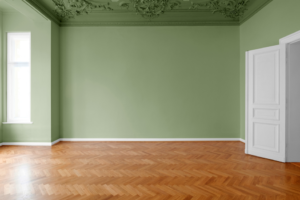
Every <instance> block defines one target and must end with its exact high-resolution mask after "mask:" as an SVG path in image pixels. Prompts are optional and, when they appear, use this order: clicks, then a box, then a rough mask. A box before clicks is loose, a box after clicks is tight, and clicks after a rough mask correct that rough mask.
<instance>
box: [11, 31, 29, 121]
mask: <svg viewBox="0 0 300 200" xmlns="http://www.w3.org/2000/svg"><path fill="white" fill-rule="evenodd" d="M7 44H8V51H7V52H8V66H7V75H8V76H7V90H8V92H7V94H8V98H7V101H8V102H7V111H8V112H7V114H8V119H7V120H8V122H29V121H30V117H31V116H30V104H31V103H30V87H31V84H30V82H31V81H30V55H31V53H30V33H8V43H7Z"/></svg>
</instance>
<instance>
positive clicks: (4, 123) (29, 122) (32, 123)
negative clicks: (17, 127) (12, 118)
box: [2, 122, 33, 124]
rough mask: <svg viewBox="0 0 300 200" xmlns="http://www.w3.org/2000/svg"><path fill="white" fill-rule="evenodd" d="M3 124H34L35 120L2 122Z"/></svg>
mask: <svg viewBox="0 0 300 200" xmlns="http://www.w3.org/2000/svg"><path fill="white" fill-rule="evenodd" d="M2 124H33V122H2Z"/></svg>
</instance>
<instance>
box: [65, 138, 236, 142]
mask: <svg viewBox="0 0 300 200" xmlns="http://www.w3.org/2000/svg"><path fill="white" fill-rule="evenodd" d="M60 141H66V142H193V141H200V142H201V141H215V142H217V141H240V138H61V139H60Z"/></svg>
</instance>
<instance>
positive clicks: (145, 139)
mask: <svg viewBox="0 0 300 200" xmlns="http://www.w3.org/2000/svg"><path fill="white" fill-rule="evenodd" d="M60 141H62V142H238V141H240V142H245V140H243V139H241V138H60V139H57V140H55V141H53V142H3V143H0V146H7V145H10V146H53V145H55V144H57V143H59V142H60Z"/></svg>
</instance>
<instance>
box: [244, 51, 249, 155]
mask: <svg viewBox="0 0 300 200" xmlns="http://www.w3.org/2000/svg"><path fill="white" fill-rule="evenodd" d="M248 62H249V51H246V68H245V81H246V82H245V140H244V143H245V153H246V154H248V143H247V141H248V104H249V103H248V91H249V90H248V75H249V72H248V68H249V66H248V64H249V63H248Z"/></svg>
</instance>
